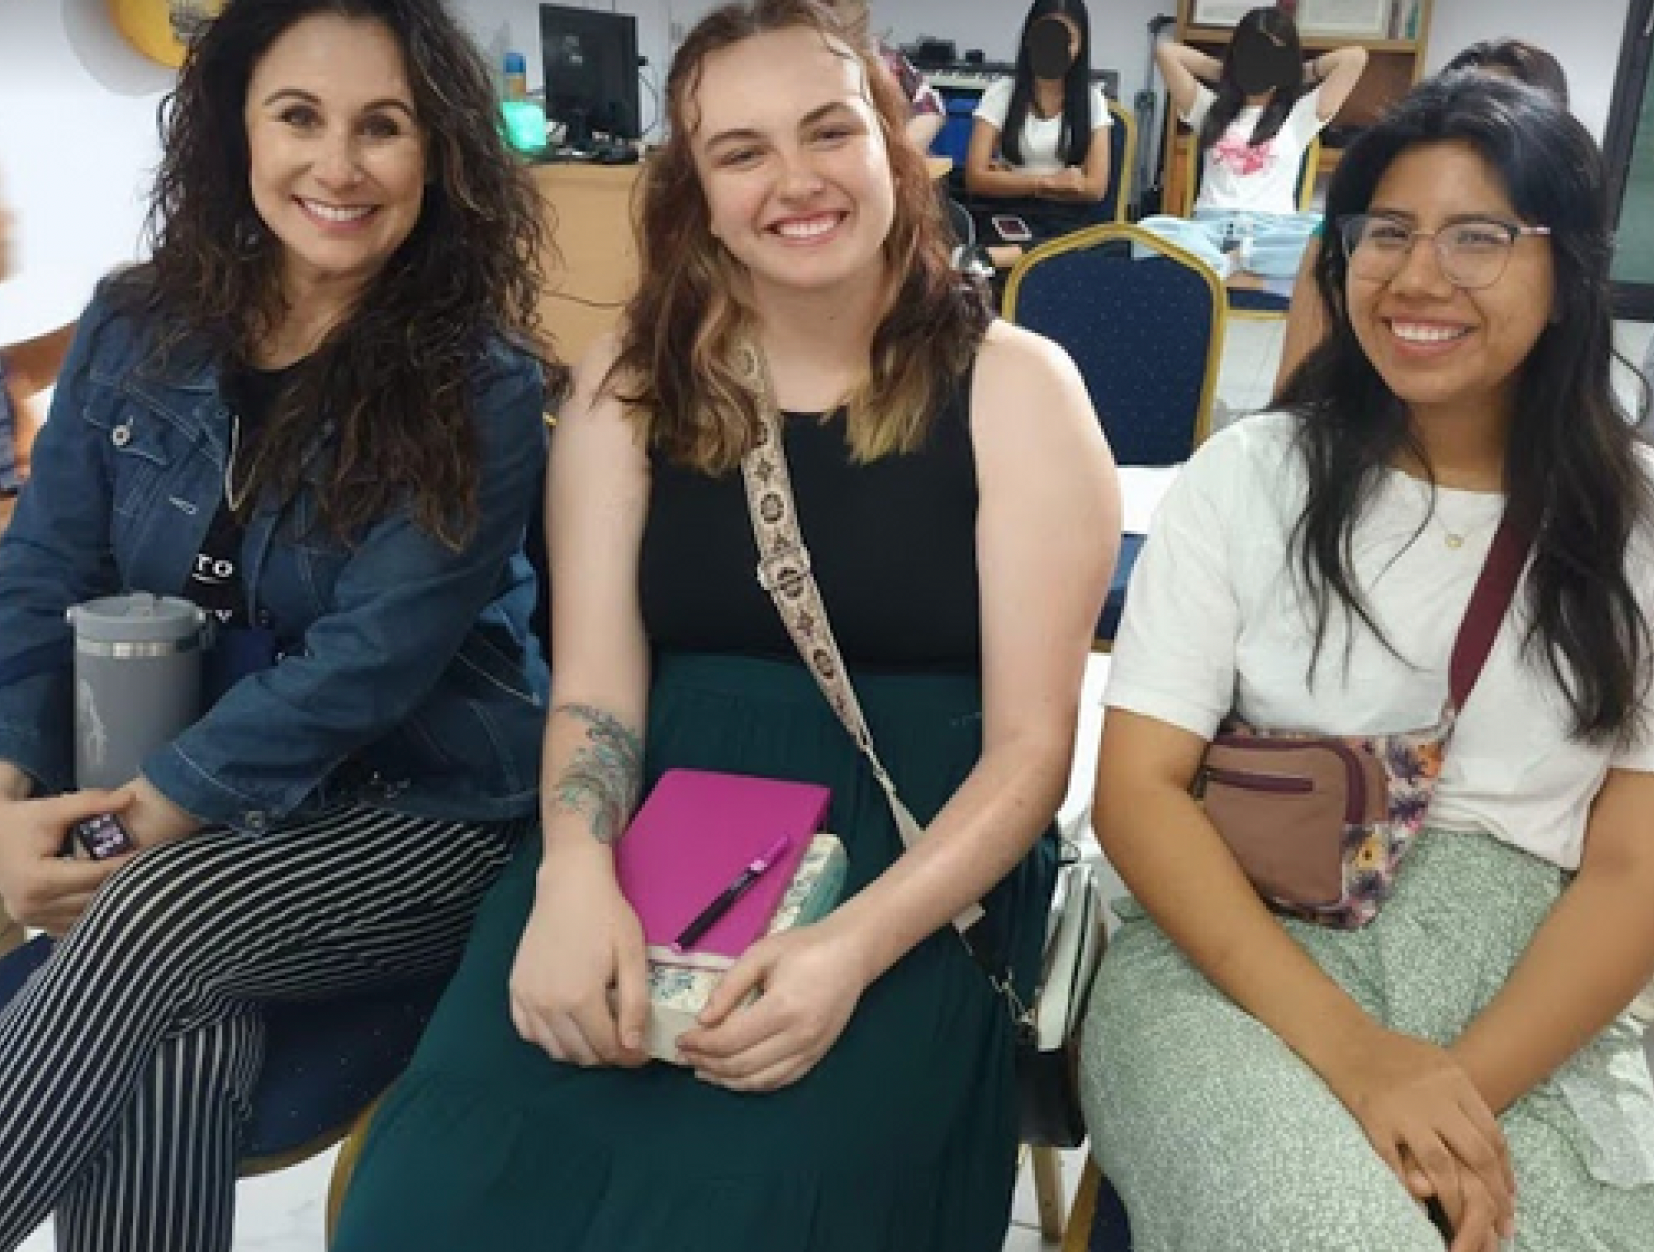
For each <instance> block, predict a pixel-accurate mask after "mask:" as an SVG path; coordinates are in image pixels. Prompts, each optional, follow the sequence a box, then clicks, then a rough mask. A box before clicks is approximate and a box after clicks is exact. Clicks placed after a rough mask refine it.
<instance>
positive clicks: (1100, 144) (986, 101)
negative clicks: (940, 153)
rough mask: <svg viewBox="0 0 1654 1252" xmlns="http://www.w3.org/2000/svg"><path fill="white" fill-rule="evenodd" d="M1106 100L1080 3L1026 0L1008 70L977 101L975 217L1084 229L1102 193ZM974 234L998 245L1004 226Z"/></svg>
mask: <svg viewBox="0 0 1654 1252" xmlns="http://www.w3.org/2000/svg"><path fill="white" fill-rule="evenodd" d="M1113 124H1114V118H1113V115H1112V114H1111V113H1110V112H1109V110H1108V100H1107V98H1106V97H1105V96H1104V95H1103V92H1102V89H1101V88H1100V87H1098V86H1097V85H1096V84H1095V83H1093V82H1092V81H1091V16H1090V14H1089V13H1088V12H1087V10H1086V7H1085V0H1034V3H1033V4H1032V5H1030V6H1029V9H1028V15H1027V16H1026V17H1025V18H1024V19H1023V22H1022V35H1021V38H1020V39H1019V40H1018V41H1017V59H1016V69H1015V71H1014V72H1013V73H1012V74H1011V76H1010V77H1008V78H1001V79H998V80H997V81H995V82H993V83H991V84H989V86H988V89H987V90H986V91H985V92H983V93H982V99H981V101H980V102H979V103H978V104H977V106H976V121H975V123H974V125H973V127H972V130H971V146H970V151H969V153H968V154H967V155H966V158H965V187H966V190H968V191H969V192H970V194H971V196H972V197H973V199H974V200H975V201H976V202H977V210H978V216H986V217H988V218H989V219H990V221H989V224H990V225H991V224H992V222H991V219H992V218H994V217H999V216H1005V215H1009V216H1013V217H1020V218H1021V219H1022V220H1023V221H1024V222H1025V223H1027V225H1028V227H1029V229H1030V230H1031V231H1032V232H1033V239H1034V240H1042V239H1048V238H1050V237H1052V236H1053V235H1060V234H1062V233H1064V232H1065V231H1070V230H1073V229H1075V228H1076V227H1078V226H1081V225H1084V224H1085V223H1086V222H1087V221H1089V220H1091V218H1092V217H1093V215H1094V210H1095V206H1096V204H1097V202H1098V201H1100V200H1102V198H1103V197H1104V196H1105V195H1107V194H1108V185H1109V179H1110V178H1111V177H1115V176H1117V175H1118V173H1119V171H1116V170H1111V169H1110V168H1109V143H1108V134H1107V131H1108V128H1109V127H1110V126H1112V125H1113ZM981 238H983V239H986V240H990V241H992V240H999V241H1001V242H1005V243H1018V242H1031V240H1020V239H1012V238H1010V237H1009V236H1007V235H1005V233H1004V232H1003V231H997V230H995V231H988V230H983V231H981Z"/></svg>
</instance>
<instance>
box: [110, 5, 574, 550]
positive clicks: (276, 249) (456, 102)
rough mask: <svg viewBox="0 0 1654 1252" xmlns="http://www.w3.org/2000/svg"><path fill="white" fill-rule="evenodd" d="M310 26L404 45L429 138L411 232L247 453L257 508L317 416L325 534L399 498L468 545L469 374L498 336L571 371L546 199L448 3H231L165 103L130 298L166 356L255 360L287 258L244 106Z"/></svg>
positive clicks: (296, 472)
mask: <svg viewBox="0 0 1654 1252" xmlns="http://www.w3.org/2000/svg"><path fill="white" fill-rule="evenodd" d="M316 15H332V16H338V17H342V18H346V19H350V20H353V21H371V22H378V23H380V24H381V25H383V26H384V27H385V28H386V29H387V30H388V31H389V32H390V33H391V35H392V36H393V37H394V38H395V40H396V42H397V44H398V45H399V46H400V48H401V50H402V56H403V59H404V61H405V62H406V66H407V73H408V79H409V83H410V86H411V89H412V92H413V101H414V110H415V113H416V114H417V117H418V124H419V127H420V129H421V131H422V133H423V136H424V141H425V152H426V157H425V160H426V176H427V184H426V186H425V190H424V200H423V204H422V206H421V209H420V215H419V220H418V222H417V224H416V225H415V226H414V228H413V231H412V232H411V233H410V234H409V236H408V238H407V239H406V240H405V241H404V242H403V244H402V246H401V247H400V249H399V250H398V251H397V252H396V254H395V255H394V256H393V257H392V258H391V259H390V260H389V261H388V262H387V263H386V265H385V267H384V269H383V270H382V271H381V272H380V273H379V274H378V275H377V276H376V277H375V278H374V279H373V280H372V281H371V283H370V284H369V286H368V288H367V290H366V291H365V292H364V293H363V295H362V297H361V299H360V300H359V302H358V303H357V306H356V307H355V309H354V310H353V311H352V312H351V313H350V314H349V315H348V316H347V317H346V318H345V319H344V320H343V321H342V322H341V323H340V324H339V325H338V326H336V327H335V328H334V329H333V330H332V331H331V332H330V333H329V334H328V336H327V338H326V339H325V340H324V341H323V343H322V344H321V346H320V347H319V348H318V349H317V350H316V351H315V352H314V353H312V354H311V355H310V356H309V357H308V358H306V359H305V360H304V361H303V362H301V363H300V365H299V366H298V367H297V368H296V369H294V370H293V371H292V372H291V375H290V376H289V381H288V382H287V384H286V386H285V388H284V391H283V394H282V395H281V396H280V398H279V399H278V400H277V402H276V404H275V405H274V406H273V409H272V411H271V413H270V415H269V418H268V421H267V422H266V423H265V424H264V427H263V429H262V431H261V432H260V435H259V439H258V443H257V447H256V451H255V452H254V453H253V455H252V456H251V457H250V458H249V465H248V470H247V477H246V482H247V484H248V491H247V497H248V499H249V501H256V500H258V499H260V498H261V496H262V497H274V498H276V499H278V500H281V501H286V500H290V499H291V498H292V497H293V496H294V495H295V494H297V492H298V491H299V490H300V488H301V486H303V485H304V484H305V479H304V474H305V472H306V470H305V466H304V455H305V452H306V450H307V449H308V448H309V447H310V446H311V445H312V443H313V441H314V439H315V437H316V432H317V430H318V428H319V427H320V426H321V424H322V422H324V421H330V422H331V423H332V424H333V426H334V428H335V431H336V435H335V438H334V439H333V441H332V443H331V446H330V455H329V458H328V462H327V467H326V468H325V470H324V471H323V472H322V474H321V476H320V481H318V482H315V483H314V484H313V486H314V489H315V491H316V493H317V505H318V510H319V515H320V519H321V524H322V525H323V527H324V528H325V529H326V530H327V531H328V532H330V533H331V534H333V535H335V536H337V537H338V538H340V539H344V540H350V539H351V538H353V537H355V536H357V535H359V534H360V533H361V532H362V531H363V530H365V529H366V528H367V527H368V526H370V525H371V524H372V523H373V522H375V521H377V520H379V519H380V518H382V517H384V516H386V515H387V514H388V513H390V512H391V511H392V510H393V509H395V508H397V507H400V506H404V505H406V506H407V507H409V508H410V509H411V510H412V513H413V516H414V517H415V519H416V520H417V522H418V524H419V525H420V527H421V529H423V530H425V531H426V532H427V533H429V534H431V535H433V536H435V537H437V538H438V539H440V540H441V541H442V542H444V543H447V544H449V545H453V546H457V545H458V544H460V543H461V542H463V539H464V537H465V536H466V535H467V534H468V533H469V531H470V529H471V527H472V526H473V524H474V523H475V520H476V509H477V494H478V482H477V477H478V466H477V456H478V453H477V446H476V439H475V430H474V426H473V414H472V413H471V396H470V390H471V383H472V377H471V376H472V373H473V370H474V368H475V364H476V361H477V354H478V351H479V349H480V348H481V347H482V345H483V344H484V343H485V342H486V340H487V339H488V337H489V336H491V335H495V334H498V335H503V336H506V337H508V338H510V339H512V340H514V341H516V342H518V343H519V344H521V345H522V346H525V347H528V348H529V349H530V350H532V351H534V352H535V353H536V355H538V356H539V357H540V359H541V361H542V363H543V364H544V367H545V371H546V381H547V385H548V389H549V391H550V392H551V394H553V395H557V394H560V393H561V391H562V389H563V386H564V379H565V372H564V370H563V368H562V367H561V366H559V365H556V364H555V363H554V360H553V357H552V354H551V351H550V347H549V345H548V344H547V342H546V341H545V339H544V337H543V336H542V335H541V334H540V330H539V325H540V322H539V312H538V309H539V298H540V275H541V273H542V269H541V267H542V264H543V263H544V257H545V253H546V251H547V248H546V235H545V227H544V225H543V219H542V210H541V207H540V203H539V200H538V197H537V196H536V194H535V192H534V189H533V187H532V185H531V184H530V183H529V181H528V180H527V178H526V175H525V173H524V171H523V170H522V169H521V168H520V167H519V166H518V164H517V162H516V161H515V159H514V158H513V157H512V156H511V154H510V152H509V151H508V150H507V148H506V146H505V143H504V140H503V139H502V137H501V133H500V128H499V126H498V125H497V124H496V122H495V118H496V115H497V113H498V106H497V104H496V103H495V99H494V94H493V90H492V87H491V84H490V80H489V76H488V71H487V69H486V67H485V66H484V64H483V62H482V59H481V58H480V56H479V55H478V53H477V50H476V48H475V46H474V44H473V43H472V42H471V40H470V39H469V37H468V36H467V35H466V34H465V33H464V32H463V30H462V29H461V28H460V26H459V25H458V24H457V22H456V21H455V20H454V18H453V17H452V15H451V14H450V13H449V12H448V10H447V8H446V7H445V5H444V4H443V3H442V0H230V3H229V4H227V5H226V6H225V8H224V10H223V12H222V13H221V14H220V15H219V16H218V17H216V18H215V19H213V21H212V22H211V23H210V24H209V25H208V26H207V27H206V29H205V30H204V32H203V33H202V34H201V36H200V38H199V39H198V40H197V41H196V42H195V43H194V45H193V46H192V48H191V51H190V53H189V56H188V58H187V59H186V61H185V63H184V66H183V69H182V71H181V72H180V75H179V80H178V86H177V89H176V90H175V91H173V92H172V93H171V95H169V96H168V97H167V99H166V101H165V102H164V104H163V106H162V116H161V123H162V133H163V151H162V158H161V164H160V168H159V171H158V173H157V175H156V179H155V185H154V189H153V192H152V194H151V198H150V207H149V216H148V222H147V230H148V234H149V237H150V241H151V246H152V253H151V259H150V260H149V261H148V262H147V263H146V264H145V265H143V266H140V267H138V268H137V269H136V270H134V271H132V272H131V273H130V274H129V275H128V276H127V278H126V280H125V281H123V282H122V283H120V284H119V288H118V290H120V291H124V293H125V295H126V297H127V299H128V301H129V302H130V303H131V304H133V305H135V306H137V307H139V308H141V309H142V310H144V311H145V312H148V313H150V314H153V315H155V316H156V317H157V318H158V319H159V321H160V322H161V326H162V329H161V333H160V336H159V342H160V345H161V347H162V348H163V350H166V351H170V350H171V349H173V348H177V347H180V346H182V345H186V344H187V345H191V346H198V347H200V348H202V349H204V351H205V353H206V354H207V355H208V356H209V357H210V358H211V359H212V360H213V361H215V362H216V363H217V365H218V366H219V368H220V370H221V372H223V371H226V370H229V371H233V370H235V369H237V368H243V367H246V366H247V365H249V364H251V363H252V362H254V361H256V360H257V348H258V345H259V344H260V343H261V342H262V341H263V340H264V338H265V337H266V336H267V335H268V334H269V333H270V332H271V331H272V329H274V328H275V327H277V326H279V325H280V323H281V321H282V319H283V317H284V316H285V314H286V311H287V310H286V307H285V304H284V299H283V295H282V289H281V280H280V274H281V246H280V243H279V241H278V240H276V239H275V238H274V236H273V235H272V234H271V233H270V231H269V230H268V229H267V228H266V226H265V224H264V222H263V220H262V219H261V218H260V217H259V215H258V213H257V211H256V209H255V208H254V205H253V199H252V194H251V191H250V189H249V185H248V170H249V160H250V158H249V150H248V141H247V132H246V127H245V124H244V122H243V109H244V105H245V98H246V94H247V85H248V82H249V81H250V79H251V77H252V74H253V70H254V67H255V66H256V65H257V63H258V62H259V60H260V58H262V57H263V56H264V54H265V52H266V51H267V50H268V49H269V48H270V46H271V45H272V44H273V43H274V42H275V41H276V40H277V39H278V38H280V37H281V35H282V34H283V33H285V32H286V31H287V30H289V29H290V28H291V27H292V26H293V25H294V24H295V23H297V22H299V21H302V20H304V19H306V18H309V17H313V16H316Z"/></svg>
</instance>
